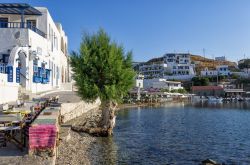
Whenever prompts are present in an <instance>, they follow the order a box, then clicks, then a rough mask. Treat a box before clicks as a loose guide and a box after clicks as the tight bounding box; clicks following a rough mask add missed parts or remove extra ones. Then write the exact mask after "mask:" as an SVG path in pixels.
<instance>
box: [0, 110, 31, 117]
mask: <svg viewBox="0 0 250 165" xmlns="http://www.w3.org/2000/svg"><path fill="white" fill-rule="evenodd" d="M3 113H4V114H17V113H21V114H22V116H24V115H27V114H29V113H31V111H30V110H24V109H22V110H19V109H14V110H8V111H3Z"/></svg>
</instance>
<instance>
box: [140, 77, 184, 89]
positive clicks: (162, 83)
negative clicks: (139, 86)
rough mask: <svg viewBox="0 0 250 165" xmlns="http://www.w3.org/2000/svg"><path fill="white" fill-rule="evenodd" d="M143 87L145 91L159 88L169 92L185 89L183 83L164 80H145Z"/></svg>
mask: <svg viewBox="0 0 250 165" xmlns="http://www.w3.org/2000/svg"><path fill="white" fill-rule="evenodd" d="M143 87H144V89H148V88H159V89H168V90H169V91H171V90H173V89H183V87H182V86H181V82H177V81H167V80H166V79H163V78H155V79H144V81H143Z"/></svg>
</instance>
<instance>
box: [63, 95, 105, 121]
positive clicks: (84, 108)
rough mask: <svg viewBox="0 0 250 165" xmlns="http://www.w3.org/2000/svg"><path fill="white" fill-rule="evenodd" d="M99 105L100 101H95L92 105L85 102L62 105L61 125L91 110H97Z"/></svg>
mask: <svg viewBox="0 0 250 165" xmlns="http://www.w3.org/2000/svg"><path fill="white" fill-rule="evenodd" d="M100 105H101V101H100V99H97V100H96V101H95V102H93V103H87V102H85V101H80V102H76V103H75V102H74V103H62V105H61V120H62V123H65V122H67V121H69V120H72V119H74V118H76V117H79V116H81V115H82V114H84V113H86V112H88V111H90V110H92V109H98V108H99V106H100Z"/></svg>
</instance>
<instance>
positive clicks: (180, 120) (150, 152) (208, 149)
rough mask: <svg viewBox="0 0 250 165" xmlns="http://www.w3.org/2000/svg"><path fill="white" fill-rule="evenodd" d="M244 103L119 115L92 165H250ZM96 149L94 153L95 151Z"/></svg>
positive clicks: (151, 109)
mask: <svg viewBox="0 0 250 165" xmlns="http://www.w3.org/2000/svg"><path fill="white" fill-rule="evenodd" d="M249 107H250V106H249V103H243V102H242V103H227V104H208V103H198V104H197V103H196V104H192V103H185V104H183V103H171V104H166V105H164V106H163V107H142V108H141V109H140V110H138V109H137V108H131V109H127V110H121V111H119V113H118V116H117V126H116V127H115V130H114V136H113V137H112V138H100V139H99V140H98V142H97V144H95V145H94V149H96V151H95V152H93V153H96V154H97V155H98V158H97V159H96V160H94V161H92V162H93V164H185V165H188V164H190V165H191V164H192V165H193V164H199V163H200V162H201V161H202V160H204V159H207V158H211V159H214V160H217V161H218V162H225V163H226V164H250V149H249V148H250V140H249V139H250V134H249V132H250V123H249V119H250V111H248V109H249ZM95 146H96V147H95Z"/></svg>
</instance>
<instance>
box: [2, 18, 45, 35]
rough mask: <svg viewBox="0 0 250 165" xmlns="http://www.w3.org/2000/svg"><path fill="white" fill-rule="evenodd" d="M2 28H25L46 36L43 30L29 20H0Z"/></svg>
mask: <svg viewBox="0 0 250 165" xmlns="http://www.w3.org/2000/svg"><path fill="white" fill-rule="evenodd" d="M0 28H24V29H30V30H32V31H34V32H36V33H37V34H39V35H40V36H42V37H44V38H45V37H46V34H45V33H44V32H42V31H41V30H39V29H37V28H36V27H35V26H33V25H32V24H31V23H28V22H23V23H22V22H0Z"/></svg>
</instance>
